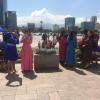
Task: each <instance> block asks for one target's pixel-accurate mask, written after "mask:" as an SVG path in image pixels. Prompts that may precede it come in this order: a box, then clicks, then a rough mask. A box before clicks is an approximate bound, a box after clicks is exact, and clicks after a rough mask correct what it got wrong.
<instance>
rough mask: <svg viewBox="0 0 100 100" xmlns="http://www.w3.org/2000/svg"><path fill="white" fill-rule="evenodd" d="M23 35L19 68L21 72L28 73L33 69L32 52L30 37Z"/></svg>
mask: <svg viewBox="0 0 100 100" xmlns="http://www.w3.org/2000/svg"><path fill="white" fill-rule="evenodd" d="M25 36H26V35H24V36H23V37H22V39H21V43H23V46H22V50H21V68H22V71H28V70H32V69H33V52H32V48H31V43H32V37H31V36H26V38H25Z"/></svg>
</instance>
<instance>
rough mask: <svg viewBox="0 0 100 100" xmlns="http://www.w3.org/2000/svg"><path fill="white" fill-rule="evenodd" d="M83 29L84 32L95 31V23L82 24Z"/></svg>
mask: <svg viewBox="0 0 100 100" xmlns="http://www.w3.org/2000/svg"><path fill="white" fill-rule="evenodd" d="M81 29H82V30H95V24H94V22H87V21H84V22H82V23H81Z"/></svg>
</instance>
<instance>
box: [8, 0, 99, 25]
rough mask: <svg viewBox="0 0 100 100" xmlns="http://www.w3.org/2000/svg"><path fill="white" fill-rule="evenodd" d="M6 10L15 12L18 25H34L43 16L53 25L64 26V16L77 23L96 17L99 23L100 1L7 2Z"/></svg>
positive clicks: (32, 0) (49, 0)
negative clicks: (31, 23) (32, 23)
mask: <svg viewBox="0 0 100 100" xmlns="http://www.w3.org/2000/svg"><path fill="white" fill-rule="evenodd" d="M8 10H14V11H16V12H17V16H18V18H17V22H18V25H22V24H26V23H28V22H35V23H36V20H38V21H40V20H41V19H40V18H38V17H40V16H43V15H45V16H46V17H47V18H46V20H48V23H49V22H50V23H53V24H54V23H56V24H64V18H65V17H66V16H75V17H76V20H77V22H78V23H79V22H81V21H83V20H84V19H86V18H87V19H89V18H90V17H91V16H92V15H97V16H98V17H99V18H98V19H99V22H100V0H8ZM35 15H37V16H38V17H37V18H36V17H35ZM35 18H36V19H35ZM43 20H45V19H43Z"/></svg>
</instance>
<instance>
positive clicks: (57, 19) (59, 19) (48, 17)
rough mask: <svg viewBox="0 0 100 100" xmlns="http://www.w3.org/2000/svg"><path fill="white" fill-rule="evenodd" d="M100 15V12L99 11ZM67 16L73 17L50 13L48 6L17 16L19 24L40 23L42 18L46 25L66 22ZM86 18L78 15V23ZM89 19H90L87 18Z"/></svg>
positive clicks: (99, 19)
mask: <svg viewBox="0 0 100 100" xmlns="http://www.w3.org/2000/svg"><path fill="white" fill-rule="evenodd" d="M98 15H100V13H98ZM66 17H71V15H69V14H67V15H54V14H52V13H49V12H48V10H47V9H46V8H43V9H41V10H35V11H33V12H32V13H31V14H30V16H27V17H25V16H21V17H18V18H17V23H18V25H26V24H27V23H35V24H39V23H40V21H41V20H42V21H43V23H44V25H46V24H47V23H48V24H59V25H60V24H64V19H65V18H66ZM84 20H86V19H85V18H84V17H76V24H78V25H79V24H80V23H81V22H82V21H84ZM87 20H89V19H87ZM98 21H99V22H100V17H99V18H98Z"/></svg>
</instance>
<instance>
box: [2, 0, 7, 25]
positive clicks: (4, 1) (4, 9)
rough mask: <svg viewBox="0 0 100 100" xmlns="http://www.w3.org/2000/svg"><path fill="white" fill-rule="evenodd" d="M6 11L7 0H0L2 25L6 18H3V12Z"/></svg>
mask: <svg viewBox="0 0 100 100" xmlns="http://www.w3.org/2000/svg"><path fill="white" fill-rule="evenodd" d="M6 11H7V0H0V26H2V27H4V26H5V23H6V20H5V13H6Z"/></svg>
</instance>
